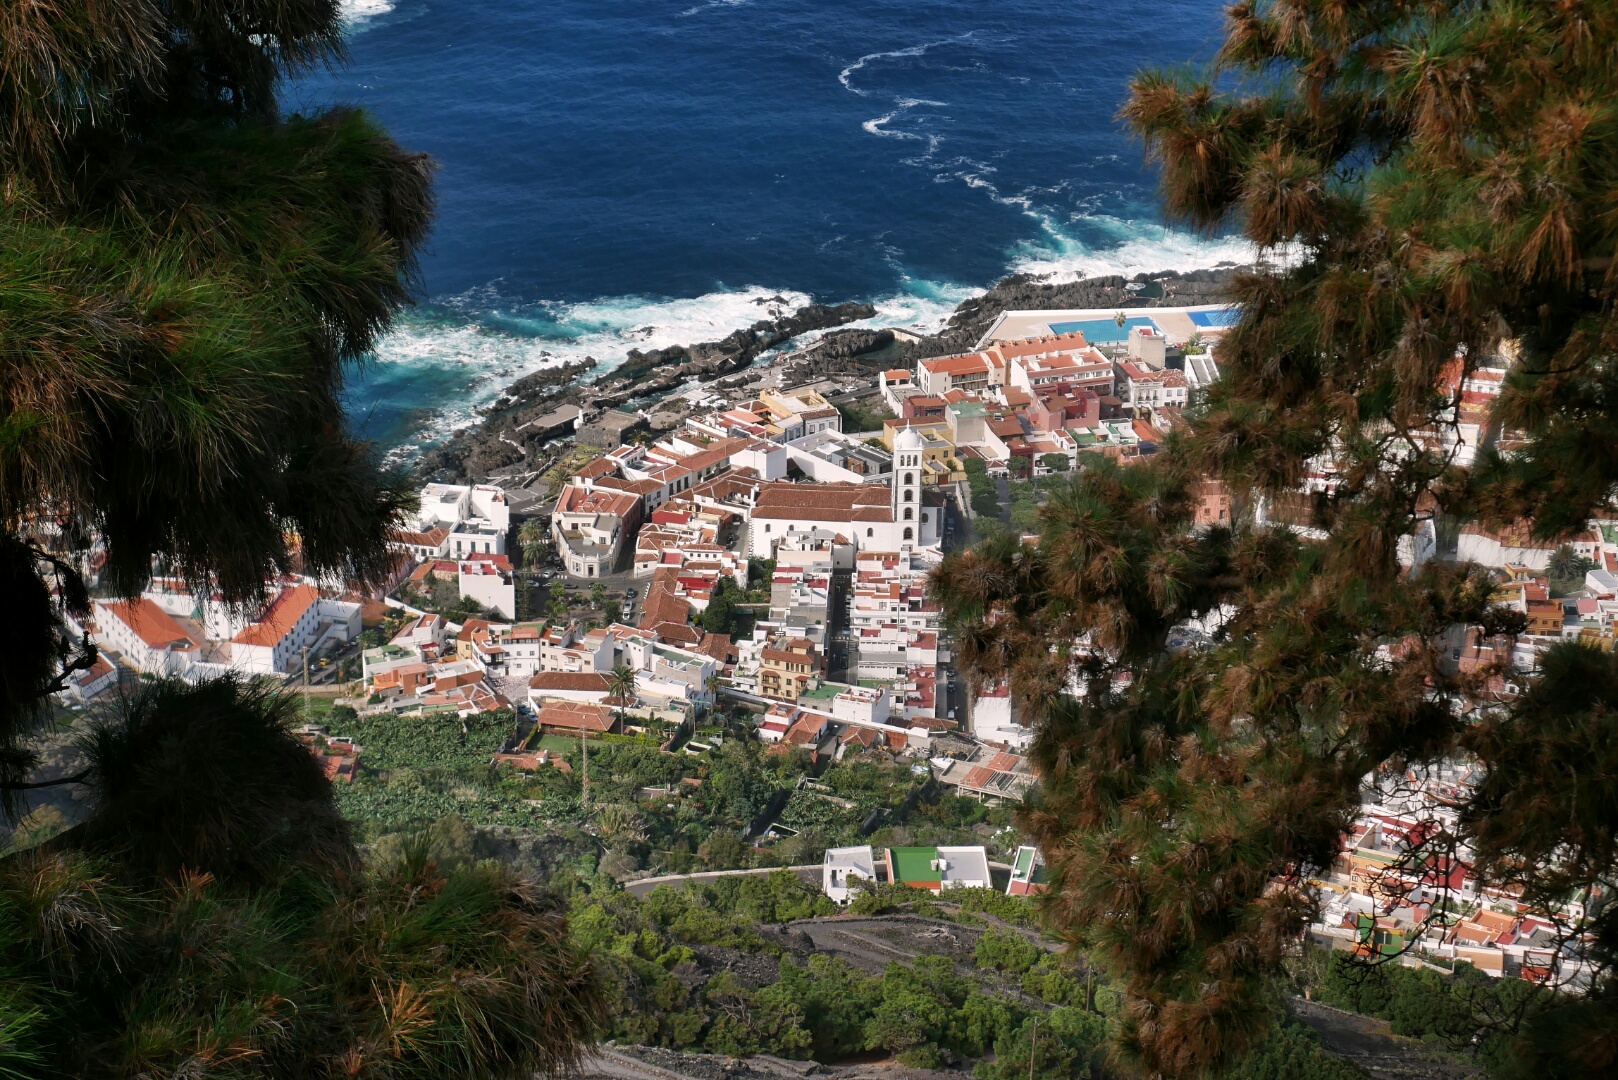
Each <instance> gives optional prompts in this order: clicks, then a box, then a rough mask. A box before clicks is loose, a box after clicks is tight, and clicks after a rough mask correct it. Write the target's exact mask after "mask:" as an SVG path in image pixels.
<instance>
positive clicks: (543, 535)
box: [517, 518, 551, 567]
mask: <svg viewBox="0 0 1618 1080" xmlns="http://www.w3.org/2000/svg"><path fill="white" fill-rule="evenodd" d="M517 543H518V544H519V545H520V546H521V547H522V557H523V562H525V563H527V564H528V565H529V566H530V567H533V566H538V565H539V563H540V562H541V561H542V560H543V559H544V557H545V553H546V551H548V550H549V548H550V546H551V538H550V533H549V532H547V531H546V529H545V523H544V522H543V521H541V520H540V519H539V518H529V519H528V520H527V521H524V522H523V523H522V524H521V525H519V526H517Z"/></svg>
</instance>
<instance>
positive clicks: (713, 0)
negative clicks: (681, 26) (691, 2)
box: [678, 0, 753, 19]
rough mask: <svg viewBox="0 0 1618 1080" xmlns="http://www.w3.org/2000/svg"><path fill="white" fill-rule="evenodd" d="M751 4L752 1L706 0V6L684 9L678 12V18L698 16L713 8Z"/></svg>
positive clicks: (698, 5) (700, 5) (699, 5)
mask: <svg viewBox="0 0 1618 1080" xmlns="http://www.w3.org/2000/svg"><path fill="white" fill-rule="evenodd" d="M752 2H753V0H708V2H707V3H706V4H697V5H696V6H695V7H688V8H686V9H685V10H684V11H682V12H680V14H679V16H678V17H679V18H682V19H689V18H690V17H691V16H693V15H700V14H702V13H703V12H704V11H711V10H713V9H714V8H734V7H746V6H747V5H748V4H750V3H752Z"/></svg>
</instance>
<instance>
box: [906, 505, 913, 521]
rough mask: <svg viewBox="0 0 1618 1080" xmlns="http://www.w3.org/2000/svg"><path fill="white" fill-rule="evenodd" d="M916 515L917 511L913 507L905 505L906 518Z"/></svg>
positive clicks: (909, 518)
mask: <svg viewBox="0 0 1618 1080" xmlns="http://www.w3.org/2000/svg"><path fill="white" fill-rule="evenodd" d="M915 516H916V511H915V510H914V509H913V508H911V507H909V506H907V507H905V520H906V521H909V520H911V519H912V518H914V517H915Z"/></svg>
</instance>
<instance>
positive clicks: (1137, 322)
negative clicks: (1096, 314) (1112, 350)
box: [1050, 315, 1161, 345]
mask: <svg viewBox="0 0 1618 1080" xmlns="http://www.w3.org/2000/svg"><path fill="white" fill-rule="evenodd" d="M1050 325H1051V333H1053V334H1071V333H1073V332H1074V331H1075V330H1077V331H1078V332H1079V333H1081V334H1083V335H1084V340H1085V341H1087V342H1089V343H1090V344H1091V345H1110V344H1112V343H1113V342H1117V341H1128V340H1129V332H1130V331H1131V330H1133V329H1134V328H1135V327H1137V326H1149V327H1151V328H1152V329H1153V330H1159V328H1158V325H1157V324H1156V323H1155V322H1153V321H1152V320H1151V319H1148V318H1145V317H1143V316H1139V315H1137V316H1135V317H1134V318H1130V319H1125V320H1124V325H1123V329H1121V330H1120V329H1119V328H1118V321H1117V320H1116V319H1084V320H1082V321H1080V322H1053V323H1051V324H1050ZM1159 332H1161V331H1160V330H1159Z"/></svg>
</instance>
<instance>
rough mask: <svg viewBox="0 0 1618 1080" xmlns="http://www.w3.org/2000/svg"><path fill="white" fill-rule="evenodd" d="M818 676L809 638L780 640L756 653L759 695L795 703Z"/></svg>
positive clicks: (772, 642)
mask: <svg viewBox="0 0 1618 1080" xmlns="http://www.w3.org/2000/svg"><path fill="white" fill-rule="evenodd" d="M819 673H820V657H819V655H818V654H816V652H815V646H814V642H812V641H810V640H809V639H808V638H803V637H797V638H788V637H779V638H775V639H773V640H771V641H770V642H769V644H767V645H766V646H765V647H764V649H763V650H762V651H761V652H760V653H759V664H758V692H759V693H760V694H761V695H762V696H764V697H768V698H775V699H776V700H778V701H797V700H798V697H799V695H801V694H802V693H803V692H804V691H805V690H807V689H809V684H810V683H811V682H813V681H814V679H815V677H816V676H817V675H818V674H819Z"/></svg>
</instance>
